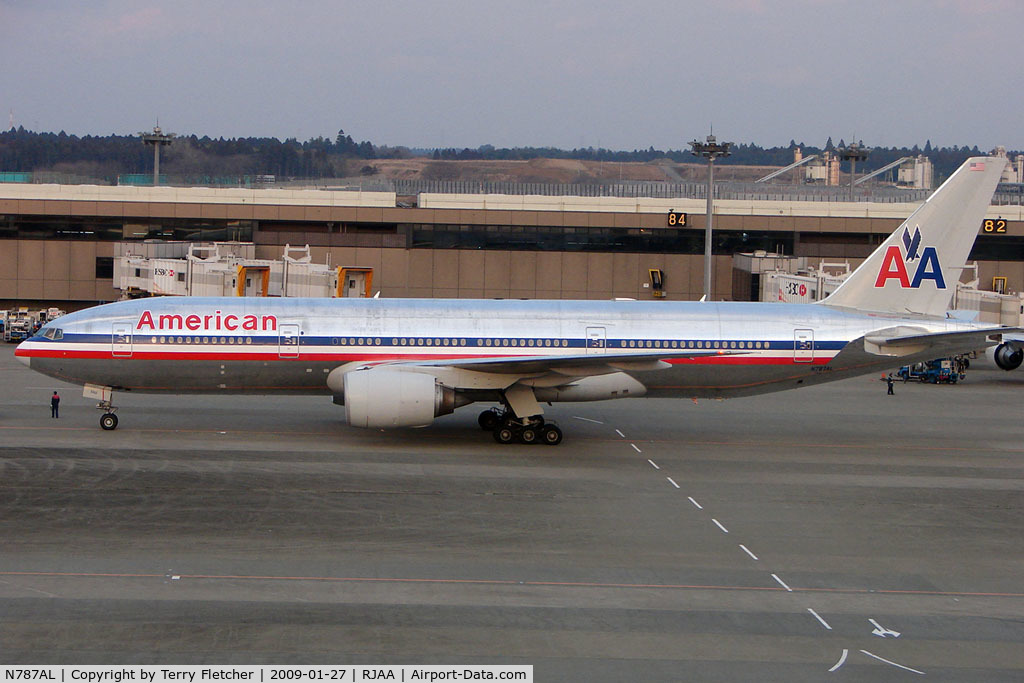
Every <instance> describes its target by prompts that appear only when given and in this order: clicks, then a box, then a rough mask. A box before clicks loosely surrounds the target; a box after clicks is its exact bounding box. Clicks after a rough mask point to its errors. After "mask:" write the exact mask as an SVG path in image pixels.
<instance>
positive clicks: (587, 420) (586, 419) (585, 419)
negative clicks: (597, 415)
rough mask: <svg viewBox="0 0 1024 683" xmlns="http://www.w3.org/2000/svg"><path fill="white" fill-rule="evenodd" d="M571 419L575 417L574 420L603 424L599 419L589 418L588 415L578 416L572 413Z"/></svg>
mask: <svg viewBox="0 0 1024 683" xmlns="http://www.w3.org/2000/svg"><path fill="white" fill-rule="evenodd" d="M573 419H575V420H583V421H584V422H593V423H594V424H598V425H603V424H604V422H601V421H600V420H591V419H590V418H589V417H580V416H579V415H573Z"/></svg>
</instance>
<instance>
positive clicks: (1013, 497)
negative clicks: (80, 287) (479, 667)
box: [0, 345, 1024, 681]
mask: <svg viewBox="0 0 1024 683" xmlns="http://www.w3.org/2000/svg"><path fill="white" fill-rule="evenodd" d="M13 349H14V347H13V345H3V347H2V348H0V386H2V387H3V390H2V391H0V440H2V441H0V663H2V664H121V663H124V664H130V663H135V664H203V663H210V664H235V663H250V664H279V663H307V664H454V665H457V664H531V665H533V666H534V675H535V680H537V681H681V680H687V681H689V680H693V681H741V680H743V681H752V680H758V681H820V680H833V679H834V680H836V681H880V680H882V681H888V680H893V681H896V680H911V679H914V678H918V677H920V676H922V675H924V676H927V678H928V680H949V681H995V680H1022V679H1024V647H1022V645H1021V644H1022V643H1024V546H1022V543H1021V540H1022V539H1024V514H1022V513H1024V495H1022V493H1024V421H1022V419H1021V417H1022V398H1024V370H1018V371H1015V372H1009V373H1006V372H1002V371H998V370H977V369H971V370H969V371H968V376H967V380H966V381H965V382H963V383H961V384H958V385H955V386H932V385H921V384H917V383H909V384H902V383H898V384H897V385H896V388H895V392H896V393H895V396H886V385H885V383H884V382H880V381H878V380H879V378H878V376H877V375H872V376H870V377H866V378H859V379H853V380H847V381H843V382H836V383H832V384H827V385H823V386H819V387H809V388H806V389H800V390H796V391H789V392H784V393H778V394H769V395H765V396H760V397H754V398H745V399H736V400H733V401H700V402H696V403H695V402H693V401H690V400H686V399H679V400H654V399H629V400H620V401H607V402H600V403H589V404H587V403H581V404H555V406H553V407H551V408H548V409H547V411H548V412H547V415H548V417H549V418H551V419H555V420H557V422H558V423H559V425H560V426H561V427H562V429H563V430H564V431H565V440H564V441H563V443H562V445H560V446H557V447H550V446H542V445H535V446H525V445H511V446H501V445H498V444H496V443H495V442H494V441H493V439H492V438H491V435H490V434H487V433H485V432H482V431H480V429H479V428H478V427H477V425H476V416H477V413H478V412H479V409H478V408H477V407H475V406H470V407H466V408H462V409H460V410H458V411H457V412H456V414H455V415H452V416H447V417H444V418H439V419H438V420H437V422H435V424H434V425H433V426H432V427H429V428H426V429H420V430H399V431H391V432H382V431H366V430H358V429H354V428H351V427H349V426H348V425H347V424H345V420H344V410H343V409H342V408H340V407H338V406H335V405H333V404H332V403H331V401H330V400H329V399H328V398H323V397H284V398H282V397H273V396H269V397H260V396H151V395H138V394H127V393H126V394H115V397H114V398H115V405H118V406H119V407H120V410H119V412H118V415H119V417H120V426H119V427H118V429H117V430H115V431H112V432H105V431H102V430H101V429H100V428H99V422H98V421H99V416H100V412H99V411H97V410H95V409H94V407H93V405H92V403H90V402H89V401H87V400H86V399H84V398H82V395H81V388H79V387H74V386H71V385H64V384H61V383H58V382H54V381H53V380H51V379H48V378H46V377H44V376H42V375H38V374H36V373H33V372H31V371H30V370H28V369H27V368H25V367H24V366H22V365H21V364H20V363H18V362H16V360H15V359H14V357H13ZM54 389H57V390H59V391H60V394H61V396H62V401H61V415H60V418H59V419H57V420H54V419H52V418H50V409H49V397H50V394H51V393H52V391H53V390H54Z"/></svg>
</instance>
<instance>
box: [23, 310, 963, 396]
mask: <svg viewBox="0 0 1024 683" xmlns="http://www.w3.org/2000/svg"><path fill="white" fill-rule="evenodd" d="M899 325H902V326H913V327H914V329H915V330H918V331H921V332H932V333H937V332H954V331H963V330H971V329H977V327H976V326H974V325H972V324H970V323H964V322H957V321H953V320H945V319H934V318H927V317H896V316H892V315H887V314H878V315H872V314H867V313H862V312H856V311H847V310H843V309H836V308H831V307H828V306H820V305H807V304H765V303H742V302H725V303H705V302H667V301H654V302H640V301H536V300H531V301H519V300H461V299H263V298H249V299H239V298H169V297H168V298H152V299H140V300H135V301H126V302H119V303H114V304H107V305H104V306H99V307H96V308H91V309H86V310H83V311H78V312H76V313H72V314H70V315H67V316H64V317H62V318H60V319H58V320H56V321H54V322H53V323H51V324H49V325H47V326H46V327H45V328H43V330H41V331H40V334H39V335H37V336H35V337H33V338H32V339H30V340H28V341H26V342H23V343H22V344H21V345H20V346H19V347H18V350H17V355H18V356H19V357H20V358H21V359H22V360H23V361H26V362H27V363H29V364H30V367H31V368H32V369H34V370H38V371H40V372H43V373H45V374H48V375H51V376H53V377H57V378H60V379H64V380H68V381H72V382H77V383H80V384H86V383H89V384H100V385H105V386H112V387H114V388H116V389H125V390H134V391H145V392H172V393H190V392H225V393H274V392H294V393H330V389H329V388H328V386H327V382H326V377H327V375H328V374H329V373H330V372H331V370H333V369H335V368H338V367H339V366H343V365H345V364H348V363H353V362H355V363H374V364H379V363H391V362H406V363H408V362H410V361H426V362H431V361H446V360H455V359H476V358H495V357H502V358H506V357H514V358H524V357H543V358H551V357H558V356H579V355H587V356H591V355H601V354H606V355H608V354H615V355H622V354H641V353H651V352H658V351H660V352H662V353H663V354H668V356H667V357H666V358H665V361H666V362H667V363H668V364H669V365H670V366H671V367H669V368H665V369H657V370H627V372H628V374H630V375H631V376H633V377H634V378H636V379H637V380H639V381H640V382H641V383H643V384H644V385H645V387H646V389H647V395H649V396H684V397H704V396H714V397H727V396H739V395H749V394H758V393H764V392H769V391H776V390H781V389H787V388H792V387H794V386H800V385H808V384H815V383H819V382H823V381H829V380H833V379H840V378H843V377H849V376H853V375H857V374H865V373H868V372H872V371H875V370H877V369H879V368H891V367H894V366H897V365H901V364H904V363H906V362H908V361H910V360H915V359H916V357H909V356H908V357H901V358H889V357H885V356H878V355H873V354H868V353H866V352H865V351H864V348H863V344H862V343H853V344H851V342H854V341H855V340H859V338H861V337H863V336H864V335H865V334H867V333H869V332H871V331H875V330H879V329H886V328H893V327H896V326H899ZM676 349H678V350H679V352H680V357H678V358H673V357H672V356H671V353H672V352H673V351H674V350H676ZM693 350H703V351H704V352H705V353H708V354H709V355H703V356H698V357H684V356H685V355H686V354H687V352H692V351H693ZM925 356H926V357H930V356H928V355H927V354H925Z"/></svg>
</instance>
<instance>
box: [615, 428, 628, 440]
mask: <svg viewBox="0 0 1024 683" xmlns="http://www.w3.org/2000/svg"><path fill="white" fill-rule="evenodd" d="M615 433H616V434H618V435H619V436H621V437H622V438H623V439H625V438H626V435H625V434H623V433H622V432H620V431H619V430H618V429H616V430H615Z"/></svg>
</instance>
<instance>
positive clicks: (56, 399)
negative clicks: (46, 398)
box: [50, 390, 60, 418]
mask: <svg viewBox="0 0 1024 683" xmlns="http://www.w3.org/2000/svg"><path fill="white" fill-rule="evenodd" d="M59 407H60V396H58V395H57V391H56V390H54V392H53V396H51V397H50V417H52V418H56V417H58V415H57V409H58V408H59Z"/></svg>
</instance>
